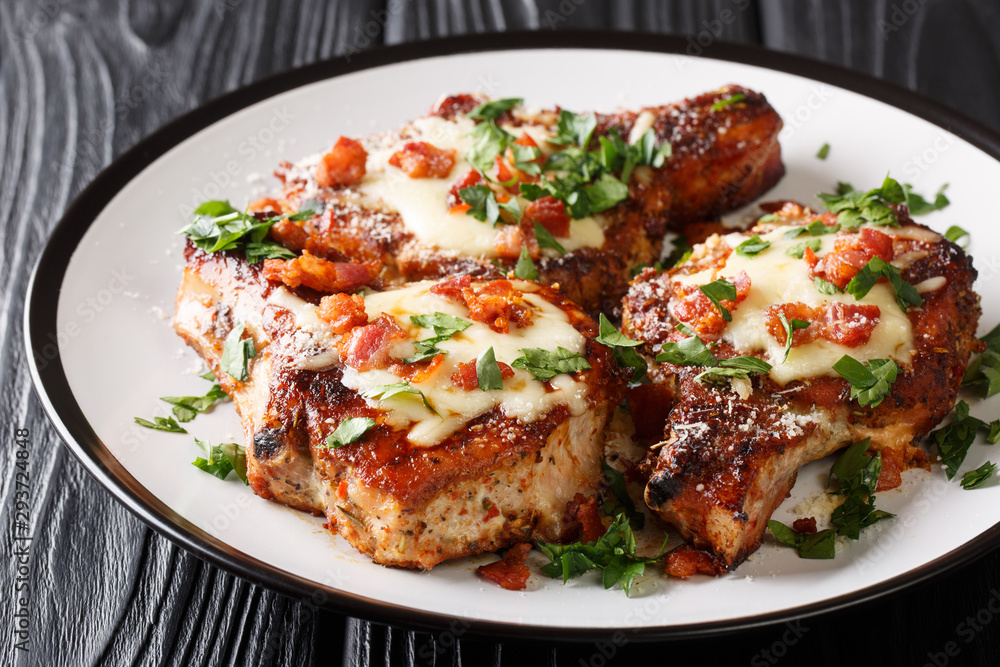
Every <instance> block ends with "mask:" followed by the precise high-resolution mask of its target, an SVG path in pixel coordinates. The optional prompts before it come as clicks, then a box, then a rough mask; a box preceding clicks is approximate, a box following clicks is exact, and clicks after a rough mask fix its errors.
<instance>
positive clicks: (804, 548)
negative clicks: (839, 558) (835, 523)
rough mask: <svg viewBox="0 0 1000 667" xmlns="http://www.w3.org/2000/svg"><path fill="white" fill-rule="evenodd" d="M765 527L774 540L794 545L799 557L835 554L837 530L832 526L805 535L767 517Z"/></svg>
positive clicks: (824, 556) (825, 557) (824, 557)
mask: <svg viewBox="0 0 1000 667" xmlns="http://www.w3.org/2000/svg"><path fill="white" fill-rule="evenodd" d="M767 528H768V530H770V531H771V534H772V535H774V537H775V539H776V540H778V541H779V542H781V543H782V544H785V545H788V546H790V547H794V548H795V550H796V551H798V552H799V558H821V559H830V558H833V557H834V555H836V549H835V545H836V539H837V531H836V530H834V529H833V528H827V529H826V530H821V531H819V532H817V533H813V534H812V535H806V534H803V533H799V532H797V531H795V530H793V529H791V528H789V527H788V526H786V525H785V524H783V523H781V522H780V521H776V520H774V519H768V522H767Z"/></svg>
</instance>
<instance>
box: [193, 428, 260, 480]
mask: <svg viewBox="0 0 1000 667" xmlns="http://www.w3.org/2000/svg"><path fill="white" fill-rule="evenodd" d="M194 443H195V444H196V445H198V446H199V447H201V450H202V451H203V452H205V456H207V457H208V458H202V457H200V456H199V457H198V458H196V459H195V460H194V461H192V462H191V464H192V465H193V466H194V467H196V468H198V469H200V470H203V471H205V472H207V473H208V474H210V475H215V476H216V477H218V478H219V479H223V480H224V479H226V478H227V477H229V473H231V472H235V473H236V476H237V477H239V479H240V481H241V482H243V483H244V484H246V485H249V484H250V482H249V480H247V450H246V449H244V448H243V447H241V446H240V445H237V444H236V443H234V442H224V443H222V444H221V445H214V446H213V445H212V444H210V443H209V442H207V441H205V440H199V439H198V438H195V439H194Z"/></svg>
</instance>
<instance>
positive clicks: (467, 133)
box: [358, 117, 605, 258]
mask: <svg viewBox="0 0 1000 667" xmlns="http://www.w3.org/2000/svg"><path fill="white" fill-rule="evenodd" d="M474 127H475V123H474V122H473V121H472V120H469V119H468V118H464V117H460V118H456V119H453V120H446V119H444V118H438V117H429V118H420V119H418V120H416V121H414V122H413V124H412V131H411V132H409V133H408V135H407V137H406V139H402V140H400V141H398V142H396V143H392V144H391V145H381V146H368V147H367V148H368V162H367V163H366V169H367V173H366V174H365V177H364V179H363V180H362V181H361V183H360V184H359V186H358V189H359V190H360V192H361V193H362V194H363V195H365V196H366V197H368V198H369V199H370V200H371V201H370V202H369V203H370V204H372V205H376V206H378V205H381V206H384V207H386V208H388V209H389V210H392V211H395V212H397V213H399V215H400V217H401V218H402V220H403V224H404V225H405V226H406V229H407V230H408V231H410V232H411V233H413V235H414V236H416V237H417V238H418V239H420V240H421V241H423V242H424V243H426V244H428V245H433V246H437V247H438V248H440V249H442V250H453V251H456V252H459V253H461V254H463V255H468V256H471V257H487V258H492V257H496V256H497V253H496V248H495V247H494V240H495V239H496V236H497V230H496V229H494V228H493V227H492V226H491V225H489V224H486V223H484V222H480V221H479V220H476V219H475V218H474V217H472V216H471V215H467V214H465V213H464V212H460V213H459V212H456V213H452V212H451V211H450V210H449V208H448V203H447V200H448V192H449V191H450V190H451V187H452V185H454V183H455V182H456V181H457V180H458V179H460V178H462V177H463V176H465V174H466V173H467V172H468V171H469V169H470V168H471V166H470V165H469V163H468V162H467V161H466V160H465V155H466V153H468V152H469V150H470V149H471V148H472V144H473V139H472V137H471V132H472V130H473V128H474ZM508 129H509V130H511V132H512V133H513V134H515V136H516V135H517V134H519V133H520V132H524V131H527V132H528V133H529V134H530V135H531V136H532V138H533V139H535V140H536V142H538V144H539V145H540V146H544V145H545V144H544V137H545V136H547V134H546V133H545V132H544V129H542V128H537V127H535V126H531V127H530V128H529V127H528V126H526V127H523V128H508ZM411 141H426V142H427V143H430V144H433V145H434V146H435V147H437V148H440V149H442V150H447V149H453V150H454V151H455V164H454V166H453V167H452V170H451V173H450V174H449V176H448V177H447V178H410V177H409V176H407V175H406V173H405V172H403V171H402V170H400V169H397V168H396V167H393V166H391V165H390V164H389V158H390V157H392V155H393V153H395V152H396V151H398V150H400V149H401V148H402V147H403V146H404V145H405V144H407V143H409V142H411ZM517 200H518V203H519V204H520V206H521V209H522V210H524V207H525V206H526V205H527V204H528V202H527V201H526V200H524V199H521V198H520V197H517ZM604 224H605V222H604V219H603V217H602V216H594V217H587V218H581V219H579V220H572V221H571V222H570V231H569V237H568V238H560V239H559V242H560V244H562V246H563V247H564V248H565V249H566V250H567V251H572V250H577V249H579V248H599V247H601V246H602V245H604V229H603V225H604ZM545 252H546V253H548V252H554V251H551V250H546V251H545Z"/></svg>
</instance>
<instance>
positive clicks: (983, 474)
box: [961, 461, 997, 490]
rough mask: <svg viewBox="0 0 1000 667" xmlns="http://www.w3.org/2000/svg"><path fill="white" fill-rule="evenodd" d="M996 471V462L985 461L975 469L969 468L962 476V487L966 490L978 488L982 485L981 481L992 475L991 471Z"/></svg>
mask: <svg viewBox="0 0 1000 667" xmlns="http://www.w3.org/2000/svg"><path fill="white" fill-rule="evenodd" d="M996 471H997V464H996V463H990V462H989V461H987V462H986V463H984V464H983V465H981V466H979V467H978V468H976V469H975V470H970V471H969V472H967V473H965V475H963V476H962V482H961V484H962V488H963V489H966V490H969V489H976V488H979V487H980V486H982V485H983V482H985V481H986V480H988V479H989V478H990V477H992V476H993V473H995V472H996Z"/></svg>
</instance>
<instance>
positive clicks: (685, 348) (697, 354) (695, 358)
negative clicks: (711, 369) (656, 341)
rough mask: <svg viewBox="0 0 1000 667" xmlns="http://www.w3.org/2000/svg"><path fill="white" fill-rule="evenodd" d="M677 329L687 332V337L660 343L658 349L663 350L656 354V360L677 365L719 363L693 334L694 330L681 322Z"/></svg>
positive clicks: (712, 364) (713, 364)
mask: <svg viewBox="0 0 1000 667" xmlns="http://www.w3.org/2000/svg"><path fill="white" fill-rule="evenodd" d="M677 330H678V331H681V332H683V333H686V334H688V337H687V338H682V339H681V340H679V341H668V342H666V343H664V344H663V345H661V346H660V349H662V350H663V352H660V353H659V354H658V355H656V360H657V361H659V362H661V363H662V362H666V363H668V364H675V365H677V366H715V365H717V364H718V363H719V360H718V359H716V358H715V355H713V354H712V351H711V350H709V349H708V347H707V346H706V345H705V343H703V342H702V340H701V338H699V337H698V336H696V335H694V332H692V331H691V330H690V329H688V328H687V327H685V326H684V325H683V324H678V325H677Z"/></svg>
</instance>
